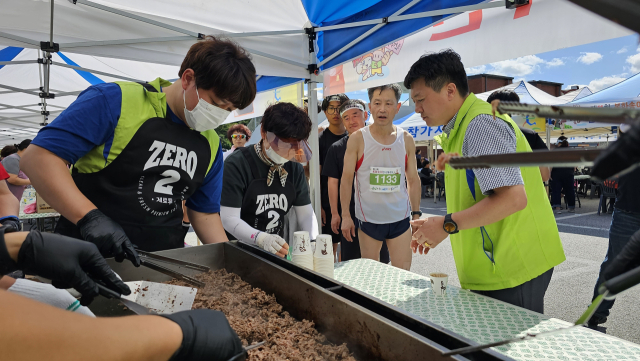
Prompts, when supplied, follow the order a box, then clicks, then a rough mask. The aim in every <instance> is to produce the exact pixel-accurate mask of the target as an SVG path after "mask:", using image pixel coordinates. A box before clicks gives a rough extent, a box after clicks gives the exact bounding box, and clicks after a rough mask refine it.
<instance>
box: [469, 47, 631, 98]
mask: <svg viewBox="0 0 640 361" xmlns="http://www.w3.org/2000/svg"><path fill="white" fill-rule="evenodd" d="M638 50H640V49H639V47H638V35H630V36H625V37H622V38H616V39H611V40H605V41H600V42H597V43H591V44H586V45H580V46H574V47H571V48H566V49H560V50H555V51H549V52H546V53H541V54H536V55H527V56H523V57H520V58H517V59H510V60H504V61H500V62H497V63H492V64H487V65H481V66H477V67H473V68H468V69H467V73H468V74H469V75H473V74H480V73H489V74H498V75H505V76H512V77H514V82H516V81H518V80H521V79H524V80H527V81H530V80H546V81H552V82H557V83H563V84H564V85H563V86H562V88H563V89H566V88H569V87H570V86H571V85H580V86H589V88H590V89H591V90H592V91H594V92H595V91H598V90H602V89H604V88H606V87H609V86H611V85H614V84H616V83H618V82H620V81H622V80H624V79H626V78H628V77H630V76H632V75H634V74H636V73H639V72H640V52H639V51H638Z"/></svg>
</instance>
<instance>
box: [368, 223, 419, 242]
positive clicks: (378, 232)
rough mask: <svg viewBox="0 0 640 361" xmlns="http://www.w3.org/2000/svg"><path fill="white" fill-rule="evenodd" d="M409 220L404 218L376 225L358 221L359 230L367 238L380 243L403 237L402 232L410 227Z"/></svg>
mask: <svg viewBox="0 0 640 361" xmlns="http://www.w3.org/2000/svg"><path fill="white" fill-rule="evenodd" d="M409 219H410V218H405V219H403V220H401V221H398V222H393V223H385V224H376V223H369V222H362V221H360V229H361V230H362V232H364V234H366V235H367V236H369V237H371V238H373V239H375V240H378V241H381V242H382V241H384V240H385V239H393V238H396V237H400V236H401V235H403V234H404V232H406V231H407V229H409V227H411V223H410V222H409Z"/></svg>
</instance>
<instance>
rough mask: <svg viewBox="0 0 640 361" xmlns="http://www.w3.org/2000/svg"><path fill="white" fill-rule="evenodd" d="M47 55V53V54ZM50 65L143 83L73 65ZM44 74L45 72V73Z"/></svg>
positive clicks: (53, 63) (55, 63) (55, 62)
mask: <svg viewBox="0 0 640 361" xmlns="http://www.w3.org/2000/svg"><path fill="white" fill-rule="evenodd" d="M47 54H48V53H47ZM49 59H51V55H49ZM50 63H51V64H52V65H57V66H61V67H63V68H69V69H74V70H82V71H86V72H89V73H93V74H99V75H106V76H110V77H112V78H117V79H122V80H126V81H133V82H144V80H140V79H134V78H129V77H126V76H122V75H116V74H111V73H105V72H103V71H98V70H92V69H87V68H83V67H81V66H75V65H69V64H64V63H58V62H57V61H54V62H50ZM45 74H46V72H45ZM45 84H46V79H45Z"/></svg>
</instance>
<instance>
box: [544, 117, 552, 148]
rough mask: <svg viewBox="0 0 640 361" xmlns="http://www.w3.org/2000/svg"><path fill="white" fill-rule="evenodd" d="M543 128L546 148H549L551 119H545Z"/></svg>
mask: <svg viewBox="0 0 640 361" xmlns="http://www.w3.org/2000/svg"><path fill="white" fill-rule="evenodd" d="M545 122H546V124H545V130H546V131H547V148H549V149H551V119H549V118H547V119H545Z"/></svg>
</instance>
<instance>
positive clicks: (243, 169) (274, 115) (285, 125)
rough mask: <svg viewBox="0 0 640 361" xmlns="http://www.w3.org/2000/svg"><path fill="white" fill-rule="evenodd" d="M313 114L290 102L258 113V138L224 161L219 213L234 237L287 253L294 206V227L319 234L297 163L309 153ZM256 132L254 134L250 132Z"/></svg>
mask: <svg viewBox="0 0 640 361" xmlns="http://www.w3.org/2000/svg"><path fill="white" fill-rule="evenodd" d="M309 134H311V120H310V119H309V116H308V115H307V114H306V113H305V111H304V110H303V109H301V108H298V107H297V106H295V105H293V104H291V103H276V104H275V105H271V106H270V107H268V108H267V110H265V112H264V115H263V116H262V126H261V128H260V135H261V136H262V139H261V140H260V141H259V142H258V143H256V144H254V145H252V146H249V147H244V148H240V150H239V151H237V152H234V153H233V154H231V155H230V156H229V157H227V159H226V161H225V162H224V183H223V187H222V199H221V202H220V203H221V209H220V215H221V217H222V224H223V225H224V228H225V230H226V231H227V232H229V233H230V234H231V235H232V239H237V240H239V241H241V242H245V243H248V244H254V245H257V246H258V247H260V248H262V249H264V250H265V251H267V252H270V253H273V254H275V255H277V256H280V257H285V256H286V255H287V252H288V250H289V245H288V244H287V242H286V241H285V239H284V238H283V237H284V224H285V223H284V219H285V218H286V216H287V215H288V213H289V212H290V211H291V210H292V209H293V211H294V212H295V215H296V219H297V223H298V224H297V225H298V227H297V230H300V231H307V232H309V235H310V237H311V239H315V238H316V236H317V235H318V222H317V221H316V217H315V214H314V213H313V207H311V198H310V197H309V186H308V184H307V178H306V177H305V175H304V170H303V169H302V164H301V163H306V162H308V161H309V159H310V158H311V149H310V148H309V145H308V144H307V139H308V138H309ZM254 137H255V135H254Z"/></svg>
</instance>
